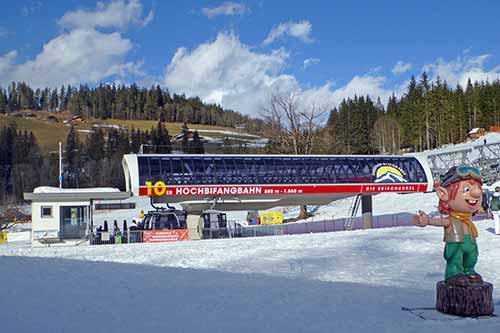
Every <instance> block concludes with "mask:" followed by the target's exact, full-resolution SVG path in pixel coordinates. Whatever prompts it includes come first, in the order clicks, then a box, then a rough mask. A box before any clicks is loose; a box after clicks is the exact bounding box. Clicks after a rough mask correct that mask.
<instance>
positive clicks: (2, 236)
mask: <svg viewBox="0 0 500 333" xmlns="http://www.w3.org/2000/svg"><path fill="white" fill-rule="evenodd" d="M5 242H7V233H6V232H5V231H0V243H5Z"/></svg>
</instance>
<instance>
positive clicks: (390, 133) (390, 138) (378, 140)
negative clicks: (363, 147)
mask: <svg viewBox="0 0 500 333" xmlns="http://www.w3.org/2000/svg"><path fill="white" fill-rule="evenodd" d="M372 138H373V140H374V143H375V146H377V147H378V150H379V152H380V153H381V154H399V150H400V148H401V126H400V125H399V123H398V121H397V120H396V119H394V118H392V117H391V116H381V117H379V118H378V119H377V121H376V122H375V124H374V126H373V131H372Z"/></svg>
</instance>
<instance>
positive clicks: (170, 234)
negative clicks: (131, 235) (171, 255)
mask: <svg viewBox="0 0 500 333" xmlns="http://www.w3.org/2000/svg"><path fill="white" fill-rule="evenodd" d="M142 240H143V242H144V243H161V242H177V241H185V240H188V230H187V229H174V230H144V232H143V235H142Z"/></svg>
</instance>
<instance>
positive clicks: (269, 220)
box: [260, 212, 283, 224]
mask: <svg viewBox="0 0 500 333" xmlns="http://www.w3.org/2000/svg"><path fill="white" fill-rule="evenodd" d="M281 223H283V212H261V213H260V224H281Z"/></svg>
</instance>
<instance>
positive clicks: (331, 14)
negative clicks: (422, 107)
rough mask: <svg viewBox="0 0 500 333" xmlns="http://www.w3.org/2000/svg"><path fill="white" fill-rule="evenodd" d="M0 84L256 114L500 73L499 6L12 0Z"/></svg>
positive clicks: (0, 31)
mask: <svg viewBox="0 0 500 333" xmlns="http://www.w3.org/2000/svg"><path fill="white" fill-rule="evenodd" d="M1 2H2V4H1V8H2V15H1V17H0V85H3V86H5V85H6V84H8V82H10V81H12V80H23V81H28V82H30V83H31V84H32V85H34V86H58V85H61V84H78V83H89V84H91V85H93V84H98V83H100V82H120V83H126V84H130V83H132V82H137V83H138V84H141V85H147V86H149V85H151V84H160V85H162V86H165V87H166V88H168V89H170V90H171V91H175V92H179V93H186V94H187V95H199V96H200V97H202V98H203V99H204V100H206V101H211V102H217V103H220V104H222V105H223V106H224V107H227V108H233V109H235V110H238V111H242V112H244V113H247V114H255V113H257V112H258V110H259V109H260V108H262V106H263V105H265V103H266V100H267V99H268V98H269V95H270V94H272V93H273V92H275V91H285V92H288V91H300V94H301V96H302V97H303V99H304V100H305V101H307V102H308V103H315V101H318V100H320V101H322V102H325V103H328V104H329V105H334V104H337V103H338V102H339V101H340V100H341V99H342V98H344V97H347V96H352V95H354V94H370V95H372V96H374V97H377V96H380V97H381V98H382V100H383V101H386V100H387V97H388V96H389V95H390V94H392V93H393V92H394V93H396V94H401V93H402V92H403V91H404V88H405V86H406V84H407V81H408V79H409V78H410V76H411V75H412V74H415V75H420V73H421V72H422V71H423V70H424V69H425V70H427V71H428V72H429V73H430V75H431V78H435V77H436V76H437V75H439V76H441V77H442V78H443V79H446V80H447V81H448V82H449V83H450V84H452V85H454V84H457V83H463V82H464V81H466V80H467V78H468V77H472V78H473V79H476V80H494V79H497V78H498V77H500V67H498V66H499V65H500V59H499V54H500V50H499V48H500V45H499V43H498V42H499V41H500V39H499V37H500V30H499V29H498V28H499V24H498V19H497V16H498V13H499V12H500V10H499V9H500V3H499V2H496V1H474V2H471V1H368V0H367V1H308V2H305V1H276V0H275V1H269V0H268V1H264V0H258V1H159V0H153V1H151V0H149V1H148V0H104V1H102V2H100V3H98V2H96V1H82V0H80V1H76V0H65V1H62V0H56V1H42V0H28V1H19V2H16V3H13V2H11V1H8V2H7V1H4V0H2V1H1Z"/></svg>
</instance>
